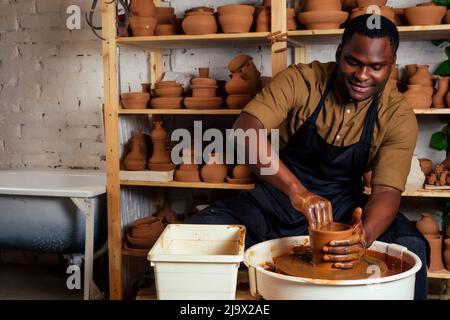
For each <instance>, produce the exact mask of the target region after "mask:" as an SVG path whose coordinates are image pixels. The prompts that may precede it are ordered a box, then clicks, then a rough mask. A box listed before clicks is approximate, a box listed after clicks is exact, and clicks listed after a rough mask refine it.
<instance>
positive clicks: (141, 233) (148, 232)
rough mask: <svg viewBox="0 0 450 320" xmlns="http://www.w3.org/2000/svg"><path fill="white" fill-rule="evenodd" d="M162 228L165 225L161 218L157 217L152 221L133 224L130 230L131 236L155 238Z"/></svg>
mask: <svg viewBox="0 0 450 320" xmlns="http://www.w3.org/2000/svg"><path fill="white" fill-rule="evenodd" d="M164 228H165V225H164V224H163V222H162V220H161V219H160V218H158V221H157V222H154V223H141V224H137V225H134V226H133V229H132V230H131V236H132V237H135V238H141V239H152V238H154V237H156V238H157V237H159V235H160V234H161V233H162V232H163V231H164Z"/></svg>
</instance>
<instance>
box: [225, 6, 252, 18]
mask: <svg viewBox="0 0 450 320" xmlns="http://www.w3.org/2000/svg"><path fill="white" fill-rule="evenodd" d="M217 12H218V13H219V15H221V16H223V15H233V16H234V15H242V16H252V15H253V13H254V12H255V7H254V6H250V5H246V4H227V5H224V6H220V7H218V8H217Z"/></svg>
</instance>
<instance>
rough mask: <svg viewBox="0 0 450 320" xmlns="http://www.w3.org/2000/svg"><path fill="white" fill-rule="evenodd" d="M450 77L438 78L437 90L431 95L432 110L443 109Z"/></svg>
mask: <svg viewBox="0 0 450 320" xmlns="http://www.w3.org/2000/svg"><path fill="white" fill-rule="evenodd" d="M449 81H450V77H439V78H438V90H437V91H436V93H435V94H434V95H433V108H445V107H446V101H445V96H446V94H447V92H448V88H449Z"/></svg>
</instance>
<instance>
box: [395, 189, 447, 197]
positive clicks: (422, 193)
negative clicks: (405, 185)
mask: <svg viewBox="0 0 450 320" xmlns="http://www.w3.org/2000/svg"><path fill="white" fill-rule="evenodd" d="M402 196H403V197H430V198H450V190H425V189H420V190H407V191H405V192H403V193H402Z"/></svg>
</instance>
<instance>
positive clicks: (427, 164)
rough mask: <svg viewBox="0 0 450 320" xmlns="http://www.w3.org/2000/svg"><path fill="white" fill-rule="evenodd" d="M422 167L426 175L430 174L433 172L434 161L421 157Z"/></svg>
mask: <svg viewBox="0 0 450 320" xmlns="http://www.w3.org/2000/svg"><path fill="white" fill-rule="evenodd" d="M419 162H420V169H422V172H423V173H424V174H425V176H427V175H429V174H430V173H432V172H433V161H431V160H430V159H425V158H420V159H419Z"/></svg>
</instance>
